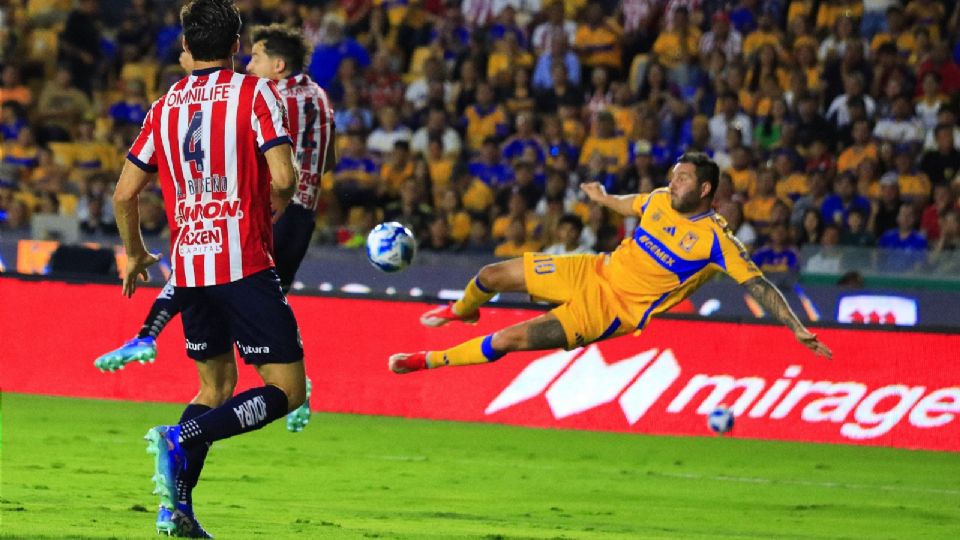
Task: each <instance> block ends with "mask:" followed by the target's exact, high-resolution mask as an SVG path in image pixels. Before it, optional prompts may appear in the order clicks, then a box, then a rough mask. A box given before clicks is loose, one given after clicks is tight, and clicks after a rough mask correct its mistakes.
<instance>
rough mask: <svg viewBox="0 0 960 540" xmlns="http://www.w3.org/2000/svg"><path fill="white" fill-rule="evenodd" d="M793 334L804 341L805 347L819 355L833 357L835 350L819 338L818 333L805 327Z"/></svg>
mask: <svg viewBox="0 0 960 540" xmlns="http://www.w3.org/2000/svg"><path fill="white" fill-rule="evenodd" d="M793 335H794V336H796V338H797V341H799V342H800V343H802V344H803V346H804V347H806V348H808V349H810V350H811V351H813V352H814V354H816V355H817V356H822V357H824V358H826V359H828V360H829V359H831V358H833V351H831V350H830V348H829V347H827V346H826V345H824V344H823V342H821V341H820V340H819V339H817V335H816V334H814V333H812V332H810V331H809V330H806V329H804V330H798V331H796V332H795V333H794V334H793Z"/></svg>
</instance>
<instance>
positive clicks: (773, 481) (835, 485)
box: [366, 455, 960, 495]
mask: <svg viewBox="0 0 960 540" xmlns="http://www.w3.org/2000/svg"><path fill="white" fill-rule="evenodd" d="M366 457H368V458H370V459H379V460H383V461H405V462H422V461H427V459H428V458H427V456H403V455H391V456H384V455H368V456H366ZM448 461H451V462H453V463H459V464H461V465H478V464H484V463H486V462H485V461H483V460H476V459H463V458H460V459H452V460H448ZM510 466H511V467H518V468H528V469H544V470H546V469H557V468H558V467H556V466H553V465H543V464H538V463H520V462H514V463H511V465H510ZM646 474H647V475H648V476H660V477H663V478H674V479H678V480H695V481H703V480H708V481H713V482H735V483H740V484H766V485H777V484H783V485H792V486H805V487H822V488H828V489H863V490H881V491H900V492H910V493H929V494H934V495H960V489H940V488H924V487H914V486H896V485H890V484H854V483H849V482H823V481H815V480H792V479H783V478H765V477H761V476H731V475H709V474H696V473H673V472H664V471H647V473H646Z"/></svg>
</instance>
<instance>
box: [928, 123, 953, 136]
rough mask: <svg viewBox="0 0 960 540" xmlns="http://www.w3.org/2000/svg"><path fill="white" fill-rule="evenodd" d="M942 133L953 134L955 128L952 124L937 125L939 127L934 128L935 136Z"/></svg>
mask: <svg viewBox="0 0 960 540" xmlns="http://www.w3.org/2000/svg"><path fill="white" fill-rule="evenodd" d="M941 131H948V132H950V133H953V126H951V125H950V124H937V127H935V128H933V134H934V136H936V135H939V134H940V132H941Z"/></svg>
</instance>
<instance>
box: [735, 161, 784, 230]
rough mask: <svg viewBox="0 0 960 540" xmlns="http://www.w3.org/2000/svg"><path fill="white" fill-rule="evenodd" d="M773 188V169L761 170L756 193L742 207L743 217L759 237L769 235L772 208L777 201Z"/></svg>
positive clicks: (771, 222)
mask: <svg viewBox="0 0 960 540" xmlns="http://www.w3.org/2000/svg"><path fill="white" fill-rule="evenodd" d="M775 187H776V184H775V182H774V171H773V169H770V168H769V167H766V168H763V169H761V170H760V174H759V175H757V190H756V193H754V194H753V195H751V196H750V199H749V200H748V201H747V202H746V203H744V205H743V217H744V218H746V219H747V220H748V221H750V222H751V223H753V226H754V227H755V228H756V229H757V232H758V233H759V234H760V236H767V235H769V234H770V226H771V225H772V224H773V207H774V205H775V204H776V203H777V200H778V199H777V196H776V194H775V193H774V189H775Z"/></svg>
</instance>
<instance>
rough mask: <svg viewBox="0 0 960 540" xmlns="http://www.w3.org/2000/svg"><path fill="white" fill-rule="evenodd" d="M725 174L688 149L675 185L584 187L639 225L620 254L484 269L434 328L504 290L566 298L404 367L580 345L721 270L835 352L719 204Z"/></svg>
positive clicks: (628, 325) (399, 369) (396, 361)
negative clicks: (613, 189) (614, 191)
mask: <svg viewBox="0 0 960 540" xmlns="http://www.w3.org/2000/svg"><path fill="white" fill-rule="evenodd" d="M719 179H720V171H719V169H718V167H717V165H716V164H715V163H714V162H713V161H711V160H710V159H709V158H708V157H707V156H706V155H705V154H701V153H688V154H684V155H683V156H681V157H680V159H679V160H678V161H677V163H676V165H674V167H673V169H672V171H671V177H670V185H669V187H668V188H661V189H657V190H654V191H653V192H651V193H649V194H644V195H624V196H613V195H608V194H607V193H606V191H605V190H604V188H603V187H602V186H601V185H600V184H597V183H591V184H584V185H583V186H582V188H581V189H583V191H584V192H585V193H586V195H587V196H588V197H589V198H590V199H591V200H593V201H595V202H597V203H599V204H601V205H603V206H606V207H607V208H610V209H611V210H614V211H616V212H618V213H620V214H622V215H624V216H635V217H637V218H638V219H639V223H638V224H637V227H636V229H635V231H634V233H633V236H632V237H630V238H627V239H625V240H624V241H623V242H622V243H621V244H620V246H619V247H618V248H617V249H616V250H614V251H613V252H612V253H601V254H597V255H546V254H542V253H526V254H524V256H523V257H518V258H515V259H511V260H508V261H504V262H500V263H496V264H491V265H488V266H485V267H483V268H482V269H481V270H480V272H479V274H477V276H476V278H474V279H473V280H472V281H471V282H470V283H469V284H468V285H467V289H466V291H465V293H464V296H463V298H461V299H460V300H458V301H457V302H455V303H453V304H451V305H449V306H443V307H438V308H435V309H432V310H430V311H428V312H426V313H424V314H423V315H422V316H421V317H420V322H421V323H422V324H424V325H425V326H441V325H444V324H446V323H449V322H452V321H461V322H466V323H473V322H476V321H477V319H479V317H480V311H479V308H480V305H481V304H483V303H484V302H487V301H489V300H490V299H491V298H493V296H494V295H496V294H497V293H500V292H526V293H529V294H530V295H532V296H533V297H535V298H539V299H542V300H547V301H549V302H552V303H555V304H558V306H557V307H556V308H554V309H553V310H551V311H550V312H548V313H545V314H543V315H540V316H538V317H535V318H533V319H530V320H528V321H525V322H522V323H519V324H515V325H513V326H510V327H507V328H504V329H502V330H500V331H498V332H495V333H493V334H490V335H488V336H481V337H477V338H474V339H472V340H470V341H467V342H465V343H462V344H460V345H457V346H455V347H453V348H451V349H447V350H445V351H420V352H415V353H398V354H394V355H393V356H391V357H390V359H389V366H390V369H391V370H393V371H394V372H395V373H408V372H411V371H418V370H422V369H428V368H437V367H441V366H448V365H450V366H463V365H471V364H483V363H487V362H493V361H495V360H498V359H499V358H501V357H502V356H503V355H505V354H507V353H509V352H513V351H529V350H543V349H553V348H565V349H573V348H575V347H582V346H584V345H587V344H589V343H592V342H595V341H600V340H602V339H607V338H612V337H617V336H621V335H624V334H628V333H631V332H634V331H635V330H641V329H643V328H644V327H645V326H646V325H647V323H648V322H649V321H650V318H651V317H652V316H655V315H656V314H658V313H662V312H664V311H667V310H668V309H670V308H671V307H673V306H674V305H676V304H677V303H679V302H680V301H681V300H683V299H684V298H686V297H688V296H690V295H691V294H692V293H693V292H694V291H695V290H696V289H697V288H698V287H699V286H700V285H702V284H703V283H705V282H706V281H707V280H709V279H710V277H711V276H713V275H714V274H715V273H717V272H725V273H727V274H728V275H730V276H731V277H732V278H734V279H735V280H736V281H737V282H739V283H740V284H742V285H743V286H744V287H745V288H746V289H747V291H749V293H750V294H751V296H753V298H755V299H756V300H757V302H758V303H760V305H761V306H763V308H764V309H765V310H766V311H767V312H768V313H770V314H771V315H772V316H773V317H775V318H776V319H777V320H778V321H780V322H781V323H783V324H784V325H786V326H787V327H788V328H790V330H792V331H793V334H794V336H796V338H797V340H798V341H800V343H802V344H803V345H805V346H806V347H808V348H809V349H811V350H812V351H813V352H815V353H816V354H819V355H822V356H826V357H828V358H829V357H830V356H831V355H832V353H831V352H830V349H828V348H827V347H826V346H825V345H824V344H823V343H821V342H820V341H819V340H818V339H817V336H816V335H814V334H813V333H811V332H810V331H808V330H807V329H806V328H805V327H804V326H803V324H802V323H801V322H800V321H799V320H798V319H797V316H796V315H795V314H794V313H793V311H792V310H791V309H790V307H789V306H788V305H787V302H786V300H784V298H783V295H782V294H780V291H779V290H777V288H776V287H775V286H774V285H773V284H771V283H770V282H769V281H767V279H766V278H764V277H763V274H761V272H760V270H758V269H757V267H756V266H755V265H754V264H753V262H751V261H750V258H749V256H748V254H747V252H746V250H745V249H744V247H743V245H742V244H741V243H740V242H739V241H738V240H737V239H736V237H734V236H733V234H732V233H731V232H730V230H729V229H728V228H727V226H726V222H725V221H724V220H723V218H721V217H719V216H717V215H716V214H715V213H714V212H713V210H712V209H711V206H712V204H713V196H714V192H715V191H716V189H717V184H718V183H719Z"/></svg>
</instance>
